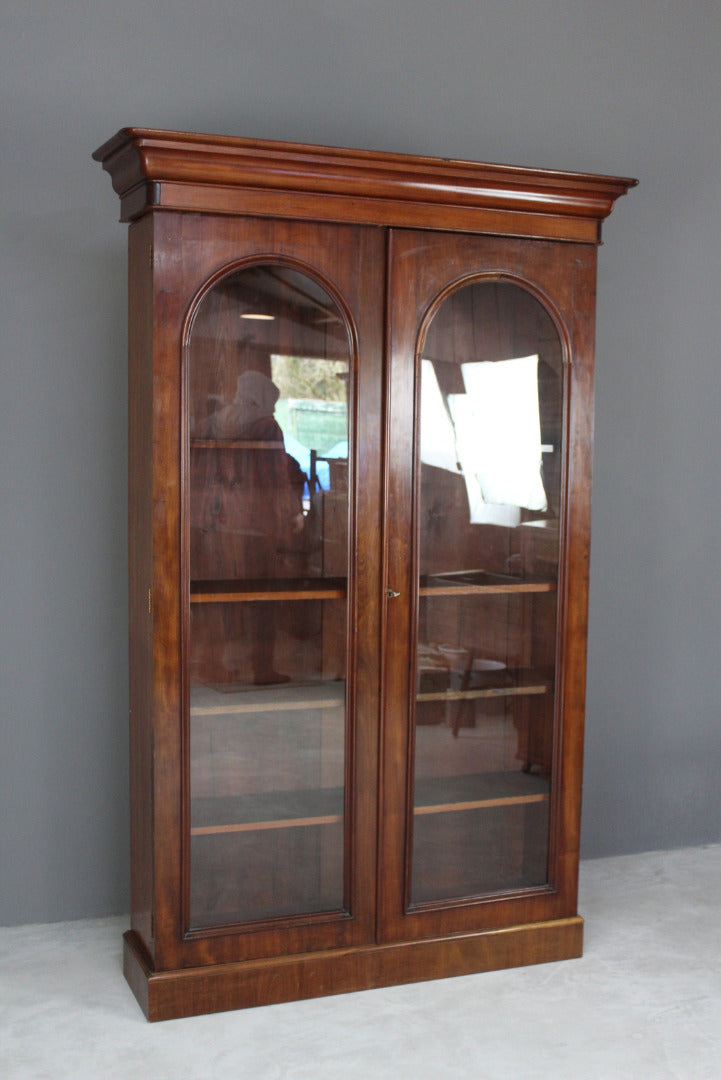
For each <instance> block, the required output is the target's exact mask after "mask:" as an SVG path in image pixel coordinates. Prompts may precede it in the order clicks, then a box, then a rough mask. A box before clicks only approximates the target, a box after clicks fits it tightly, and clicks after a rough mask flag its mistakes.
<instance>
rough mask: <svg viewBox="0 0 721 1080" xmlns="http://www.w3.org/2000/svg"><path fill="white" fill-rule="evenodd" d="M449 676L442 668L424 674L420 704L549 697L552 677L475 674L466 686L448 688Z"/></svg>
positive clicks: (509, 672) (517, 673) (541, 674)
mask: <svg viewBox="0 0 721 1080" xmlns="http://www.w3.org/2000/svg"><path fill="white" fill-rule="evenodd" d="M448 680H449V673H448V672H447V671H445V670H443V669H441V668H439V669H437V670H436V669H432V670H430V671H424V672H422V674H421V679H420V689H419V692H418V693H417V694H416V701H469V700H473V699H474V698H498V697H528V696H534V695H539V694H547V693H548V692H549V691H550V689H551V687H552V685H553V681H552V677H551V675H550V674H548V673H546V672H543V671H518V670H515V671H514V670H509V669H508V668H503V670H501V671H472V672H470V674H469V675H468V681H467V683H466V685H465V686H463V687H462V688H461V687H458V688H457V689H454V688H451V687H449V686H448Z"/></svg>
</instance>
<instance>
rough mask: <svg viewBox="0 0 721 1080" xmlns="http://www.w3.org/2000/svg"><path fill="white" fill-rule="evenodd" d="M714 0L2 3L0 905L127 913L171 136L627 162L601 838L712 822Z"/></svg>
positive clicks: (716, 594) (614, 281) (616, 244)
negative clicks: (119, 175) (98, 155)
mask: <svg viewBox="0 0 721 1080" xmlns="http://www.w3.org/2000/svg"><path fill="white" fill-rule="evenodd" d="M720 46H721V7H720V6H719V5H718V3H716V2H715V0H575V2H573V3H569V2H568V0H486V2H483V0H443V3H440V2H439V0H432V2H431V0H413V3H410V2H408V0H264V2H263V3H262V4H261V3H250V2H248V0H204V2H203V3H202V4H195V3H190V2H189V0H175V2H171V0H152V2H151V0H122V2H121V3H118V2H117V0H75V2H73V3H71V4H68V3H67V2H54V3H53V2H52V0H5V2H4V4H3V10H2V14H0V103H1V104H0V109H1V110H2V128H1V130H2V135H1V138H2V150H1V169H2V175H1V198H0V208H1V215H2V246H1V250H0V274H1V278H0V335H1V338H0V340H1V343H2V347H1V350H0V373H1V375H2V386H1V388H0V410H1V411H2V418H1V421H0V446H1V453H0V477H1V481H2V488H1V491H2V494H1V499H2V502H1V504H0V513H1V514H2V518H1V521H2V529H1V530H0V664H1V665H2V670H1V671H0V730H1V732H2V746H1V747H0V922H5V923H12V922H30V921H43V920H55V919H68V918H76V917H81V916H86V915H103V914H107V913H112V912H119V911H123V910H124V909H125V908H126V905H127V887H126V877H127V872H126V865H127V816H128V806H127V795H126V789H127V752H126V741H127V739H126V713H127V692H126V644H125V641H126V630H127V617H126V603H125V576H126V543H125V497H126V472H125V452H126V443H125V412H126V390H125V350H126V332H125V302H126V286H125V243H126V229H125V227H124V226H120V225H119V224H117V223H116V220H117V216H118V201H117V199H116V196H115V195H114V194H113V192H112V190H111V187H110V183H109V181H108V178H107V177H106V176H105V175H104V174H103V173H102V172H101V170H100V168H99V166H98V165H96V164H94V163H93V162H92V161H91V159H90V153H91V151H92V150H93V149H94V148H95V147H96V146H97V145H99V144H100V143H101V142H103V141H105V139H106V138H108V137H109V136H110V135H111V134H113V133H114V132H115V130H116V129H117V128H119V127H121V126H123V125H128V124H132V125H145V126H155V127H174V128H181V129H187V130H198V131H208V132H214V131H217V132H221V133H225V134H240V135H248V136H255V137H259V138H279V139H286V138H287V139H292V140H298V141H308V142H317V143H329V144H340V145H352V146H360V147H369V148H374V149H385V150H397V151H407V152H411V153H413V152H419V153H428V154H437V155H447V156H457V157H466V158H476V159H480V160H486V161H500V162H509V163H512V164H518V165H532V166H545V167H549V168H565V169H578V170H581V171H598V172H607V173H617V174H621V175H632V176H638V177H639V178H640V180H641V186H640V187H639V188H638V189H637V190H636V191H635V192H633V193H632V194H631V195H630V196H629V197H627V198H626V199H623V200H622V201H621V202H620V203H619V204H618V206H617V209H616V211H615V212H614V214H613V216H612V217H611V219H610V220H609V222H608V223H607V225H606V227H605V234H604V235H605V240H606V245H605V246H604V247H603V248H602V249H601V251H600V278H599V295H598V300H599V309H598V312H599V313H598V335H597V342H598V348H597V357H598V399H597V414H596V415H597V422H596V434H597V441H596V478H595V490H594V543H593V559H592V575H593V585H592V602H591V625H590V656H589V684H588V688H589V695H588V741H587V747H588V750H587V771H586V777H587V779H586V787H585V807H584V852H585V854H586V855H587V856H593V855H599V854H607V853H615V852H628V851H635V850H641V849H650V848H663V847H672V846H675V845H682V844H695V843H700V842H704V841H718V840H719V839H721V784H719V782H718V776H719V774H721V737H720V734H719V693H718V688H719V670H720V669H721V662H720V660H721V658H720V657H719V639H720V637H721V635H720V630H721V602H720V601H721V595H720V593H721V574H720V573H719V570H718V563H719V555H721V528H720V527H719V526H720V524H721V523H720V522H719V497H718V487H719V482H718V477H719V474H720V472H721V445H720V444H721V439H720V438H719V416H720V415H721V371H720V370H719V367H720V365H719V359H718V343H719V341H720V340H721V318H720V312H721V289H720V288H719V285H720V278H721V273H720V270H719V265H720V256H719V252H721V212H720V208H719V199H718V196H719V176H720V175H721V168H720V166H721V161H720V160H719V158H720V155H721V124H720V121H719V117H720V110H719V97H718V94H719V86H718V55H719V47H720Z"/></svg>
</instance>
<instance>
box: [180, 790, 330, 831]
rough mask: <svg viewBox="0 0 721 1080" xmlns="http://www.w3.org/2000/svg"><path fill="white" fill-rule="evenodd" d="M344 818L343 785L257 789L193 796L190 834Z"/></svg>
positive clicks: (295, 825)
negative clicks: (249, 792) (236, 793)
mask: <svg viewBox="0 0 721 1080" xmlns="http://www.w3.org/2000/svg"><path fill="white" fill-rule="evenodd" d="M342 820H343V789H342V788H339V787H334V788H318V789H316V790H314V791H307V790H304V791H279V792H260V793H258V794H256V795H242V796H235V797H232V796H231V797H225V798H202V799H193V800H192V809H191V827H190V835H191V836H213V835H217V834H218V833H240V832H257V831H259V830H261V829H292V828H299V827H309V826H315V825H337V824H338V823H339V822H341V821H342Z"/></svg>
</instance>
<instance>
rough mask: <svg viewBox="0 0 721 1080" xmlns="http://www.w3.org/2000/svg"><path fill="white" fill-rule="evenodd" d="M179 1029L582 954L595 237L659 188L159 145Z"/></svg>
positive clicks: (163, 895) (276, 150)
mask: <svg viewBox="0 0 721 1080" xmlns="http://www.w3.org/2000/svg"><path fill="white" fill-rule="evenodd" d="M94 156H95V157H96V159H97V160H99V161H101V162H102V164H103V167H104V168H105V169H106V170H107V171H108V172H109V173H110V175H111V177H112V180H113V185H114V187H115V190H116V192H117V193H118V195H119V196H120V199H121V212H122V218H123V220H125V221H128V222H130V246H129V262H130V289H129V304H130V332H129V353H130V358H129V372H130V376H129V378H130V435H129V441H130V468H129V486H130V525H129V544H130V669H131V675H130V699H131V723H130V742H131V833H132V835H131V908H132V912H131V917H132V929H131V930H130V931H129V932H128V934H126V938H125V973H126V977H127V978H128V981H129V982H130V985H131V986H132V988H133V990H134V992H135V994H136V996H137V998H138V1000H139V1001H140V1003H141V1005H142V1007H143V1009H144V1011H145V1013H146V1015H147V1016H148V1018H149V1019H151V1020H156V1019H165V1018H170V1017H177V1016H185V1015H192V1014H194V1013H201V1012H209V1011H217V1010H222V1009H232V1008H240V1007H245V1006H249V1005H256V1004H267V1003H271V1002H277V1001H287V1000H292V999H294V998H301V997H312V996H318V995H322V994H328V993H339V992H343V991H348V990H358V989H364V988H368V987H372V986H381V985H389V984H392V983H396V982H403V981H415V980H420V979H428V978H435V977H442V976H448V975H454V974H465V973H470V972H473V971H485V970H490V969H493V968H498V967H505V966H515V965H520V964H527V963H537V962H542V961H548V960H555V959H562V958H566V957H571V956H577V955H579V954H580V951H581V944H582V920H581V918H580V917H579V915H578V913H577V910H576V898H577V877H578V848H579V819H580V802H581V768H582V751H583V712H584V693H585V652H586V608H587V596H588V550H589V529H590V526H589V522H590V476H591V432H592V401H593V330H594V292H595V271H596V247H597V244H598V242H599V239H600V225H601V222H602V220H603V219H604V218H605V217H606V216H607V215H608V214H609V213H610V211H611V209H612V206H613V203H614V200H615V199H616V198H617V197H618V196H619V195H622V194H623V193H625V192H626V191H627V190H628V188H629V187H630V186H631V185H632V184H633V183H634V181H631V180H628V179H618V178H612V177H599V176H591V175H582V174H571V173H563V172H553V171H549V170H532V169H515V168H510V167H506V166H498V165H482V164H477V163H473V162H463V161H447V160H442V159H435V158H415V157H406V156H402V155H394V154H375V153H371V152H368V151H355V150H340V149H331V148H325V147H308V146H300V145H295V144H283V143H269V142H260V141H254V140H245V139H235V138H222V137H219V136H206V135H196V134H184V133H178V132H161V131H150V130H146V129H139V128H128V129H124V130H123V131H121V132H119V133H118V134H117V135H116V136H115V137H114V138H112V139H111V140H109V142H107V143H106V144H105V145H104V146H103V147H101V148H100V149H99V150H98V151H97V152H96V154H95V155H94Z"/></svg>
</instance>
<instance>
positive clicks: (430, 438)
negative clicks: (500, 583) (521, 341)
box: [421, 355, 547, 526]
mask: <svg viewBox="0 0 721 1080" xmlns="http://www.w3.org/2000/svg"><path fill="white" fill-rule="evenodd" d="M461 371H462V374H463V382H464V385H465V388H466V393H465V394H450V395H449V396H448V410H450V416H449V412H448V410H447V409H446V408H445V405H444V402H443V397H442V395H441V391H440V387H439V386H438V380H437V378H436V374H435V371H434V370H433V364H432V362H431V361H430V360H423V361H422V375H421V460H422V461H423V462H424V463H425V464H428V465H435V466H437V467H438V468H442V469H448V470H449V471H451V472H455V473H457V472H459V468H458V463H459V462H460V465H461V470H462V472H463V475H464V479H465V482H466V490H467V493H468V503H469V507H470V520H471V522H472V523H474V524H480V523H491V524H496V525H510V526H513V525H517V524H518V523H519V521H520V518H521V515H520V507H526V508H527V509H529V510H545V509H546V508H547V501H546V492H545V490H544V487H543V480H542V478H541V461H542V458H541V423H540V416H539V411H538V356H537V355H533V356H523V357H516V358H514V359H510V360H497V361H478V362H475V363H468V364H462V365H461Z"/></svg>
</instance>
